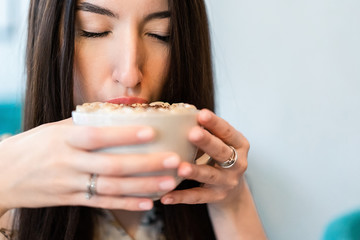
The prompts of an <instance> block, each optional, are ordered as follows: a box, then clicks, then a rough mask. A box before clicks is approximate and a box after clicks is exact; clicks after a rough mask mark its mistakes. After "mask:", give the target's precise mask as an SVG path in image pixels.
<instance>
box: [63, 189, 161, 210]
mask: <svg viewBox="0 0 360 240" xmlns="http://www.w3.org/2000/svg"><path fill="white" fill-rule="evenodd" d="M67 202H68V203H67V204H65V205H74V206H78V205H81V206H88V207H94V208H103V209H123V210H128V211H146V210H150V209H152V208H153V206H154V203H153V201H152V200H151V199H148V198H138V197H118V196H107V195H94V196H92V197H91V198H90V199H86V198H85V194H83V193H76V194H74V195H72V196H70V197H69V200H68V201H67Z"/></svg>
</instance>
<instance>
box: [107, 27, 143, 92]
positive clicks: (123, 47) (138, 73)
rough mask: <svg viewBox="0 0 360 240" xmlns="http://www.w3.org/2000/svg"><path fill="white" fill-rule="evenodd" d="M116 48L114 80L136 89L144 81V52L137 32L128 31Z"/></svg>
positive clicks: (121, 37)
mask: <svg viewBox="0 0 360 240" xmlns="http://www.w3.org/2000/svg"><path fill="white" fill-rule="evenodd" d="M119 38H120V39H119V41H116V43H115V45H116V46H115V48H114V58H113V59H114V68H113V74H112V78H113V81H114V82H115V83H119V84H121V85H122V86H123V87H125V88H134V87H136V86H137V85H138V84H139V83H140V82H141V81H142V78H143V76H142V70H141V68H142V59H143V54H144V53H143V51H142V49H141V48H142V47H141V41H140V39H139V37H138V34H137V32H136V31H131V30H128V31H126V33H123V34H122V36H120V37H119Z"/></svg>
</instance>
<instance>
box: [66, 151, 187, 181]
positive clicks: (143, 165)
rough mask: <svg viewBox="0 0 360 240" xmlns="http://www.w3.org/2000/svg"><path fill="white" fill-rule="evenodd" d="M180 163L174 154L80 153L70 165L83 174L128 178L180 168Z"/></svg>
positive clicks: (177, 156)
mask: <svg viewBox="0 0 360 240" xmlns="http://www.w3.org/2000/svg"><path fill="white" fill-rule="evenodd" d="M180 161H181V160H180V157H179V155H177V154H174V153H150V154H110V153H101V152H96V153H95V152H92V153H88V152H78V153H77V154H76V156H75V157H74V159H73V161H72V162H71V163H70V164H72V165H73V166H74V168H75V169H77V170H78V171H81V172H86V173H97V174H100V175H108V176H127V175H133V174H137V173H145V172H155V171H164V170H169V169H174V168H177V167H178V166H179V164H180Z"/></svg>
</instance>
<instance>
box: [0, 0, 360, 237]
mask: <svg viewBox="0 0 360 240" xmlns="http://www.w3.org/2000/svg"><path fill="white" fill-rule="evenodd" d="M206 3H207V7H208V11H209V19H210V25H211V34H212V40H213V56H214V63H215V72H216V87H217V88H216V90H217V113H218V114H219V115H220V116H222V117H223V118H225V119H226V120H228V121H229V122H230V123H231V124H233V125H234V126H235V127H236V128H237V129H239V130H240V131H242V132H243V133H244V134H245V136H246V137H247V138H248V139H249V141H250V143H251V151H250V154H249V168H248V172H247V177H248V181H249V184H250V187H251V189H252V192H253V194H254V198H255V201H256V203H257V206H258V210H259V214H260V216H261V218H262V221H263V224H264V227H265V229H266V232H267V234H268V237H269V239H274V240H289V239H292V240H297V239H298V240H304V239H307V240H311V239H325V238H326V239H330V238H327V237H326V236H330V235H329V234H325V232H327V233H329V229H330V230H331V229H333V230H334V229H337V228H336V226H335V225H330V223H331V224H333V223H334V221H338V219H339V218H340V219H341V217H342V216H347V215H348V214H350V215H351V214H353V213H357V212H358V211H359V210H360V186H359V183H360V174H359V172H360V157H359V155H360V147H359V145H360V126H359V123H360V44H359V43H360V27H359V24H360V14H359V12H360V1H356V0H327V1H325V0H303V1H294V0H290V1H289V0H287V1H285V0H271V1H269V0H257V1H250V0H227V1H218V0H206ZM27 5H28V1H26V0H0V124H1V125H0V126H1V127H0V134H2V133H5V132H8V133H16V132H18V131H20V117H21V114H20V113H21V111H20V109H21V102H22V99H23V94H22V93H23V91H24V81H25V74H24V46H25V40H26V15H27ZM352 216H353V215H352ZM348 219H349V218H348ZM348 223H349V222H346V224H347V226H349V224H350V225H351V223H349V224H348ZM342 224H344V221H343V222H342ZM334 226H335V227H334ZM338 226H339V225H337V227H338ZM357 228H358V229H359V227H357ZM332 236H335V235H332ZM331 239H335V238H331ZM338 239H340V238H338ZM341 239H351V238H341Z"/></svg>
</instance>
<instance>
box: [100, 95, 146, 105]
mask: <svg viewBox="0 0 360 240" xmlns="http://www.w3.org/2000/svg"><path fill="white" fill-rule="evenodd" d="M106 102H108V103H114V104H134V103H148V101H147V100H146V99H143V98H139V97H120V98H114V99H110V100H108V101H106Z"/></svg>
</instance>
